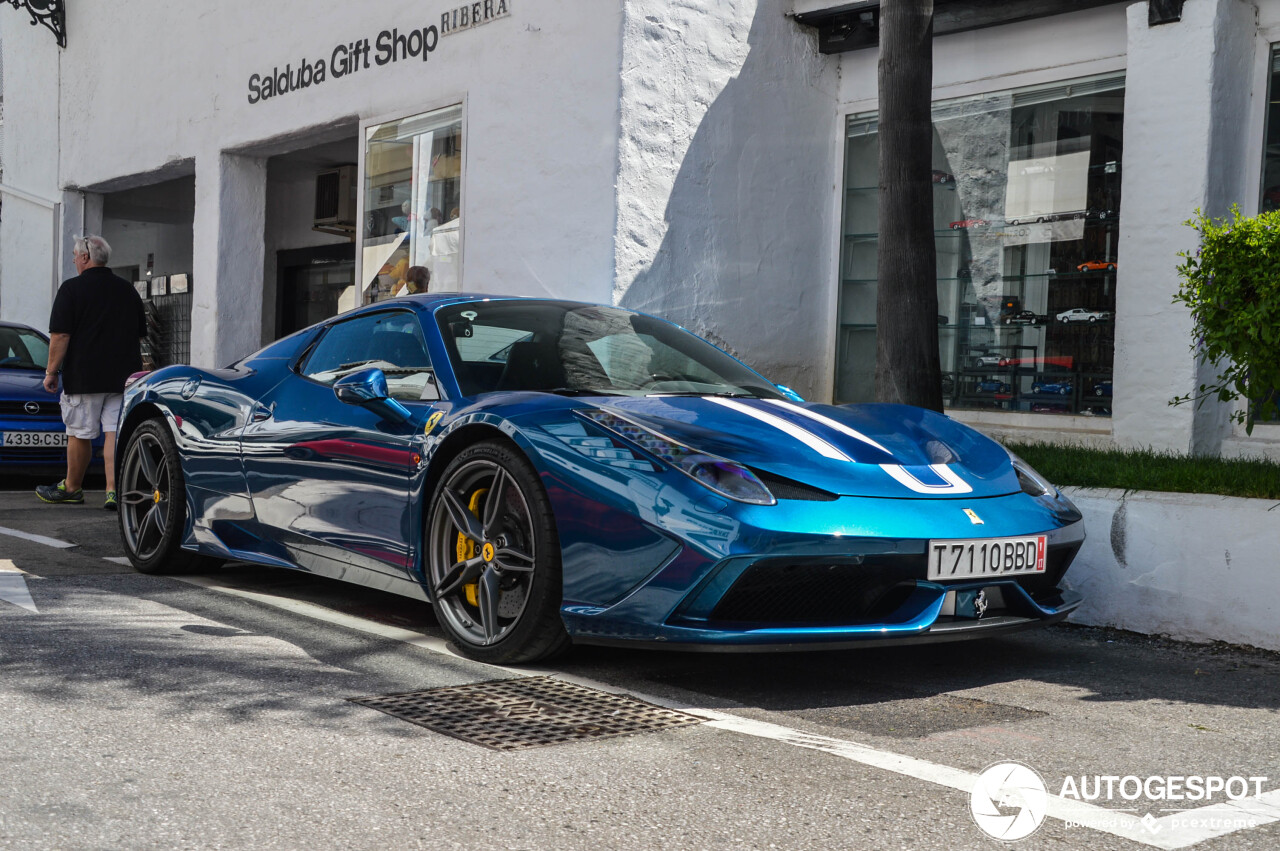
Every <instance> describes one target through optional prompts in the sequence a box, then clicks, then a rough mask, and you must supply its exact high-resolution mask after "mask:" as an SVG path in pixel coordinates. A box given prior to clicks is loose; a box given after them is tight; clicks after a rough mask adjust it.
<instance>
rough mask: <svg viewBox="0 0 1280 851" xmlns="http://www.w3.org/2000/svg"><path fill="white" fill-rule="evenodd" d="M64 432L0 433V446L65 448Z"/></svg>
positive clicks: (65, 435)
mask: <svg viewBox="0 0 1280 851" xmlns="http://www.w3.org/2000/svg"><path fill="white" fill-rule="evenodd" d="M66 445H67V433H66V432H65V431H0V446H66Z"/></svg>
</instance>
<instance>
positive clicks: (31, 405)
mask: <svg viewBox="0 0 1280 851" xmlns="http://www.w3.org/2000/svg"><path fill="white" fill-rule="evenodd" d="M22 410H24V411H26V412H27V413H28V414H31V415H32V416H33V417H34V416H35V415H36V414H38V413H40V403H39V402H28V403H27V404H25V405H23V406H22Z"/></svg>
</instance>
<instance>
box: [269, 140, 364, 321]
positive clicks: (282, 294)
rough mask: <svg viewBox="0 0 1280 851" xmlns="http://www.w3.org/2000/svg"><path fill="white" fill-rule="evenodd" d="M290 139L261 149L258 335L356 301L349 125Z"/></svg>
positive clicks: (355, 151)
mask: <svg viewBox="0 0 1280 851" xmlns="http://www.w3.org/2000/svg"><path fill="white" fill-rule="evenodd" d="M328 132H335V133H339V134H340V136H339V138H335V139H330V140H328V141H324V140H322V138H321V137H312V138H310V139H294V140H290V142H289V145H291V146H297V147H295V148H294V149H292V150H288V151H286V152H281V153H275V154H274V155H272V156H269V157H267V198H266V202H267V209H266V213H267V216H266V220H267V221H266V232H265V233H264V235H263V236H264V248H265V253H264V260H265V266H266V268H265V269H264V270H263V293H262V295H263V299H262V337H263V343H268V342H271V341H272V340H275V339H279V338H280V337H283V336H286V335H288V334H292V333H293V332H294V331H299V330H301V329H303V328H306V327H307V326H309V325H314V324H315V323H317V322H320V321H323V320H325V319H328V318H329V317H331V316H336V315H337V314H339V313H342V312H343V311H346V310H350V309H351V308H353V307H355V306H356V304H357V301H356V289H357V288H356V280H355V278H356V273H355V259H356V249H355V236H356V218H355V210H356V203H355V202H356V185H355V172H356V167H355V162H356V160H357V159H358V157H359V147H358V142H357V140H358V136H357V134H356V132H355V128H353V127H348V128H338V129H337V130H331V131H328Z"/></svg>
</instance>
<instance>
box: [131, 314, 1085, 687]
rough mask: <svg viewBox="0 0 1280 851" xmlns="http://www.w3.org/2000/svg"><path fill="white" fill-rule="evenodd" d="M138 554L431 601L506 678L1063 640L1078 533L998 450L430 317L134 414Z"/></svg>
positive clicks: (882, 414)
mask: <svg viewBox="0 0 1280 851" xmlns="http://www.w3.org/2000/svg"><path fill="white" fill-rule="evenodd" d="M125 393H126V398H125V410H124V415H123V421H122V426H121V429H120V444H121V447H122V450H121V451H120V452H119V453H118V457H119V458H120V463H119V490H120V493H121V504H120V508H121V510H120V512H119V523H120V533H121V538H122V540H123V544H124V550H125V552H126V554H127V555H128V558H129V560H130V561H131V562H132V564H133V565H134V567H135V568H137V569H138V570H140V571H142V572H145V573H162V572H167V571H181V570H189V569H200V568H201V567H202V566H205V565H209V564H212V563H215V562H216V561H217V560H220V559H235V560H237V561H244V562H250V563H256V564H262V565H270V566H275V567H286V568H295V569H298V570H303V571H308V572H311V573H316V574H321V575H324V576H330V577H334V578H337V579H341V580H344V581H350V582H356V583H360V584H365V585H369V586H373V587H375V588H379V589H383V590H386V591H392V592H396V593H399V594H403V595H407V596H410V597H416V598H419V599H422V600H428V601H431V603H432V604H433V606H434V608H435V612H436V616H437V619H438V621H439V623H440V625H441V627H442V629H443V630H444V631H445V633H446V634H447V635H448V637H449V638H450V639H451V640H452V641H453V643H454V644H456V646H457V647H458V648H459V650H460V651H461V652H463V653H465V654H466V655H468V656H471V657H473V658H476V659H481V660H485V661H489V662H505V663H511V662H524V661H530V660H534V659H539V658H544V657H547V656H550V655H553V654H555V653H556V652H557V651H559V650H561V649H564V648H565V647H567V646H568V645H569V644H570V643H571V642H584V643H592V642H593V643H642V644H643V643H650V644H653V645H656V646H662V647H689V648H696V647H704V648H718V649H731V648H736V649H761V648H800V647H815V648H817V647H831V646H840V645H857V644H866V643H877V642H893V643H896V642H910V641H937V640H947V639H955V638H965V637H978V636H982V635H989V634H993V633H999V632H1003V631H1007V630H1014V629H1019V628H1022V627H1028V626H1035V625H1040V624H1045V623H1051V622H1054V621H1058V620H1061V619H1062V618H1064V617H1065V616H1066V615H1067V614H1068V613H1069V612H1070V611H1072V610H1073V609H1074V608H1075V607H1076V606H1077V605H1078V604H1079V602H1080V599H1081V598H1080V596H1079V595H1078V594H1077V593H1075V592H1072V591H1069V590H1063V589H1060V588H1059V582H1060V580H1061V579H1062V575H1063V573H1064V571H1066V569H1067V567H1068V565H1069V564H1070V562H1071V560H1072V559H1073V558H1074V557H1075V554H1076V551H1077V550H1078V549H1079V547H1080V545H1081V543H1082V541H1083V539H1084V528H1083V523H1082V520H1081V515H1080V512H1079V511H1078V510H1077V509H1076V508H1075V506H1073V505H1072V504H1071V502H1070V501H1069V500H1068V499H1067V498H1066V497H1064V496H1063V495H1062V494H1060V493H1059V491H1058V490H1057V489H1056V488H1055V487H1054V486H1053V485H1051V484H1050V483H1048V482H1046V481H1045V480H1044V479H1043V478H1041V477H1040V476H1039V475H1038V474H1037V473H1036V472H1035V471H1034V470H1032V469H1031V468H1029V467H1028V466H1027V465H1026V464H1025V463H1023V462H1022V461H1021V460H1019V459H1018V458H1016V457H1014V456H1012V455H1011V454H1010V453H1008V452H1007V451H1006V450H1004V449H1003V448H1002V447H1001V446H1000V445H999V444H997V443H995V442H993V441H992V440H990V439H988V438H986V437H985V436H983V435H982V434H980V433H979V432H977V431H975V430H973V429H970V428H968V427H967V426H965V425H963V424H961V423H958V422H955V421H953V420H951V419H949V418H948V417H945V416H942V415H940V414H937V413H933V412H931V411H927V410H922V409H918V408H913V407H907V406H902V405H883V404H867V405H849V406H834V405H825V404H815V403H808V402H805V401H803V400H801V399H800V397H799V396H797V395H796V394H795V393H794V392H792V391H790V390H788V389H786V388H785V387H781V386H778V385H775V384H773V383H771V382H769V381H768V380H767V379H765V378H764V377H762V376H760V375H759V374H757V373H756V372H754V371H752V370H751V369H749V368H748V367H746V366H745V365H743V364H742V363H740V362H739V361H737V360H735V359H733V358H732V357H730V356H728V355H727V354H725V353H724V352H723V351H721V350H720V349H718V348H716V347H714V346H712V345H711V344H709V343H707V342H705V341H703V340H702V339H700V338H699V337H696V336H694V335H693V334H690V333H689V332H687V331H685V330H683V329H681V328H679V327H678V326H675V325H672V324H671V323H669V322H666V321H663V320H661V319H656V318H654V317H651V316H646V315H643V314H639V313H633V312H630V311H627V310H622V309H618V308H614V307H606V306H600V305H592V304H582V303H577V302H567V301H553V300H546V299H519V298H509V297H498V296H493V297H487V296H468V295H457V294H438V295H419V296H410V297H406V298H398V299H392V300H388V301H385V302H379V303H375V304H372V305H369V306H366V307H363V308H358V309H356V310H353V311H349V312H347V313H344V314H342V315H340V316H337V317H335V318H333V319H330V320H327V321H325V322H323V323H320V324H318V325H315V326H313V327H311V328H308V329H305V330H303V331H300V332H298V333H296V334H293V335H291V336H289V337H286V338H284V339H282V340H279V341H278V342H275V343H273V344H271V345H269V346H267V347H266V348H264V349H262V350H261V351H259V352H257V353H255V354H252V355H249V356H248V357H246V358H244V359H243V360H241V361H238V362H236V363H234V364H231V365H230V366H228V367H226V368H224V369H207V370H206V369H197V368H194V367H190V366H171V367H166V368H164V369H161V370H159V371H157V372H154V373H151V374H148V375H146V376H144V377H142V378H140V379H139V380H137V381H136V382H135V383H133V384H131V385H130V386H129V387H128V388H127V390H126V391H125Z"/></svg>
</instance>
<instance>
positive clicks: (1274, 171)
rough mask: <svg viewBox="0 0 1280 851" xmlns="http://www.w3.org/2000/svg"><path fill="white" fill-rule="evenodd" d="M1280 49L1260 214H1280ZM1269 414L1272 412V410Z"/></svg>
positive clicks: (1275, 49)
mask: <svg viewBox="0 0 1280 851" xmlns="http://www.w3.org/2000/svg"><path fill="white" fill-rule="evenodd" d="M1277 99H1280V45H1272V47H1271V75H1270V78H1269V80H1268V97H1267V131H1266V144H1265V145H1264V146H1263V148H1262V197H1261V198H1259V199H1258V209H1259V212H1268V211H1270V210H1280V103H1276V100H1277ZM1277 397H1280V389H1275V390H1272V391H1271V392H1270V393H1268V394H1267V397H1266V398H1267V401H1272V400H1274V399H1276V398H1277ZM1268 410H1269V409H1268ZM1265 421H1266V422H1280V415H1268V416H1267V417H1266V420H1265Z"/></svg>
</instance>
